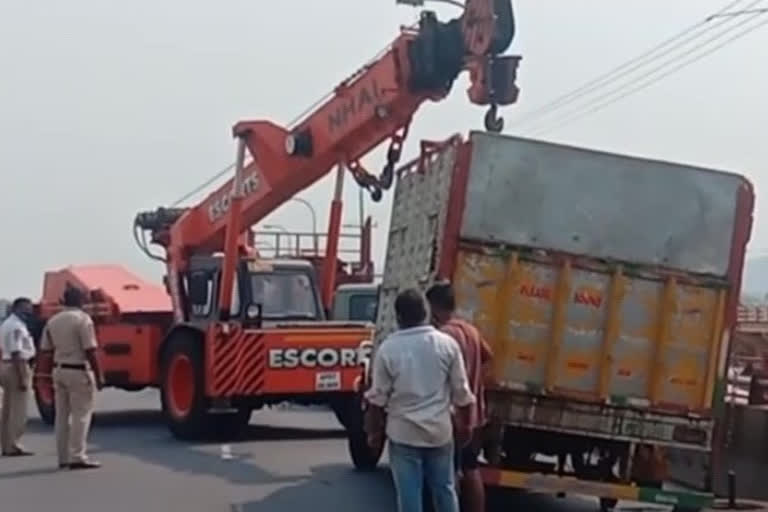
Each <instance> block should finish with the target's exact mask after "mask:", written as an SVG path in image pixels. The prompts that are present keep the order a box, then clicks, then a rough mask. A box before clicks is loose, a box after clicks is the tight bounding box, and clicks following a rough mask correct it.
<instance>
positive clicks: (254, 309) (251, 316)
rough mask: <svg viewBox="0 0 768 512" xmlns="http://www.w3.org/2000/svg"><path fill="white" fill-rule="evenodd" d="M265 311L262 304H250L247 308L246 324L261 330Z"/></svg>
mask: <svg viewBox="0 0 768 512" xmlns="http://www.w3.org/2000/svg"><path fill="white" fill-rule="evenodd" d="M263 311H264V306H263V305H262V304H249V305H248V307H247V308H245V322H246V324H247V325H249V326H253V327H256V328H257V329H259V328H261V323H262V313H263Z"/></svg>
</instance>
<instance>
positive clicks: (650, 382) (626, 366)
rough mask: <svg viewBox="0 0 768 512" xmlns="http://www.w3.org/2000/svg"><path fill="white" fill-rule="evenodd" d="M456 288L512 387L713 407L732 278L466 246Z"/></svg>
mask: <svg viewBox="0 0 768 512" xmlns="http://www.w3.org/2000/svg"><path fill="white" fill-rule="evenodd" d="M454 285H455V287H456V293H457V303H458V304H459V308H460V311H459V314H460V315H461V316H462V317H464V318H468V319H471V320H472V321H473V322H474V323H475V324H476V325H477V326H478V327H479V329H480V330H481V331H482V333H483V335H484V336H485V338H486V339H487V340H488V342H489V343H490V344H491V346H492V348H493V350H494V354H495V359H494V377H495V379H496V381H497V382H498V383H499V384H500V385H501V386H503V387H507V388H525V389H529V390H536V391H547V392H549V393H552V392H554V393H558V392H560V393H563V394H567V395H575V396H578V397H581V398H585V399H599V400H606V399H609V400H613V401H628V402H630V403H633V402H634V403H638V404H644V405H645V404H648V405H652V406H667V407H677V408H683V409H690V410H695V409H708V408H709V407H710V404H711V400H712V392H713V389H712V388H713V386H712V382H713V379H714V373H715V368H714V362H715V361H716V358H717V354H718V352H719V344H720V342H721V340H722V336H723V315H724V304H725V290H726V288H725V284H724V283H720V282H718V281H717V280H708V281H703V282H702V283H700V284H683V283H678V282H677V280H676V279H675V278H674V277H666V278H665V277H664V276H661V275H658V276H641V275H632V274H631V273H628V272H626V271H625V270H623V269H622V267H621V266H620V265H616V266H610V265H602V266H601V265H592V266H591V268H581V267H577V266H574V265H572V264H571V263H570V262H569V261H568V260H563V261H560V262H555V261H553V260H552V259H548V258H538V259H537V258H526V257H525V256H521V255H520V254H519V253H518V252H514V251H507V252H504V251H499V250H492V249H483V248H477V247H471V246H469V247H468V246H464V247H463V248H462V249H461V250H460V253H459V256H458V258H457V265H456V271H455V274H454Z"/></svg>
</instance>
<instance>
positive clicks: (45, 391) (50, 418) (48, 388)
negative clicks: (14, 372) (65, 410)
mask: <svg viewBox="0 0 768 512" xmlns="http://www.w3.org/2000/svg"><path fill="white" fill-rule="evenodd" d="M32 387H33V390H34V394H35V404H37V412H38V413H39V414H40V419H42V420H43V423H45V424H46V425H53V424H54V423H55V422H56V404H55V401H54V395H53V383H52V382H51V381H50V379H48V380H46V381H42V380H38V379H35V382H34V384H33V386H32Z"/></svg>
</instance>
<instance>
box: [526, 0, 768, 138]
mask: <svg viewBox="0 0 768 512" xmlns="http://www.w3.org/2000/svg"><path fill="white" fill-rule="evenodd" d="M742 1H743V0H735V1H732V2H730V3H728V4H727V5H726V6H724V7H722V8H721V9H720V10H719V11H717V12H715V13H714V14H712V15H710V16H708V17H707V18H705V19H704V20H702V21H699V22H697V23H694V24H693V25H691V26H689V27H688V28H686V29H684V30H682V31H681V32H679V33H677V34H675V35H674V36H672V37H670V38H668V39H666V40H664V41H662V42H661V43H659V44H657V45H656V46H654V47H652V48H651V49H649V50H647V51H645V52H644V53H642V54H640V55H638V56H637V57H634V58H632V59H630V60H628V61H627V62H625V63H623V64H621V65H619V66H617V67H615V68H613V69H611V70H609V71H607V72H605V73H603V74H602V75H599V76H598V77H596V78H594V79H592V80H590V81H588V82H586V83H584V84H582V85H581V86H579V87H577V88H576V89H574V90H572V91H570V92H567V93H565V94H562V95H561V96H558V97H557V98H555V99H554V100H551V101H549V102H547V103H545V104H544V105H542V106H540V107H537V108H535V109H534V110H532V111H530V112H527V113H524V114H523V115H522V116H521V117H520V118H519V119H518V120H516V121H515V122H514V125H513V126H520V125H523V124H526V123H528V122H530V121H535V120H538V119H540V118H541V117H544V116H546V115H548V114H549V113H551V112H553V111H555V110H557V109H559V108H560V107H561V106H563V105H566V104H569V103H572V102H573V101H575V100H577V99H579V98H582V97H584V96H586V95H588V94H589V93H591V92H593V91H595V90H597V89H600V88H601V87H604V86H606V85H609V84H611V83H613V82H615V81H616V80H618V79H620V78H622V77H624V76H627V75H628V74H630V73H632V72H633V71H635V70H637V69H639V68H641V67H643V66H644V65H645V64H646V63H648V61H649V60H652V58H658V57H661V56H664V55H667V54H669V53H671V52H673V51H675V50H676V49H677V48H679V47H680V46H682V45H684V44H685V43H687V42H690V41H692V40H694V39H696V38H698V37H700V36H702V35H704V34H705V33H706V32H708V31H710V30H714V29H715V28H717V27H719V26H720V25H722V24H724V23H727V22H728V20H727V19H723V20H721V21H720V22H718V23H715V24H714V25H709V23H710V22H711V21H712V20H713V19H715V18H716V17H720V16H722V15H723V14H724V13H726V12H728V11H729V10H731V9H733V8H734V7H736V6H737V5H738V4H739V3H741V2H742ZM760 1H762V0H754V1H753V2H752V3H751V4H749V5H748V6H747V8H750V7H753V6H754V5H756V4H757V3H759V2H760ZM705 25H707V26H706V27H705V28H704V30H703V31H700V32H699V33H698V34H694V35H693V37H688V38H687V39H684V40H683V41H680V40H681V39H683V38H685V37H686V36H688V35H689V34H691V33H692V32H695V31H696V30H698V29H700V28H702V27H704V26H705ZM673 43H676V44H673ZM670 45H672V46H671V48H667V47H669V46H670ZM665 48H667V50H665V51H664V52H662V53H661V55H656V54H657V53H658V52H659V51H661V50H664V49H665Z"/></svg>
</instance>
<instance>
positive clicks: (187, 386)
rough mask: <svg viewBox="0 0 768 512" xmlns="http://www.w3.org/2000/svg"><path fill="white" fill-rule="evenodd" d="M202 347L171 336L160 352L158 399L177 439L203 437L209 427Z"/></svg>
mask: <svg viewBox="0 0 768 512" xmlns="http://www.w3.org/2000/svg"><path fill="white" fill-rule="evenodd" d="M204 389H205V387H204V368H203V350H202V343H200V342H199V340H198V339H195V337H194V336H193V335H191V334H188V333H179V334H177V335H175V336H173V337H172V338H171V339H170V340H169V341H168V345H167V346H166V347H165V350H164V351H163V358H162V364H161V371H160V399H161V402H162V409H163V416H164V417H165V421H166V422H167V424H168V428H169V429H170V430H171V432H172V433H173V435H174V436H175V437H177V438H179V439H185V440H192V439H200V438H202V437H205V435H206V431H207V427H208V415H207V414H206V410H207V407H206V400H205V394H204Z"/></svg>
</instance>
